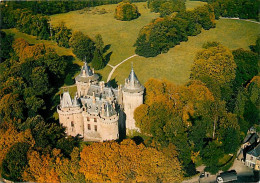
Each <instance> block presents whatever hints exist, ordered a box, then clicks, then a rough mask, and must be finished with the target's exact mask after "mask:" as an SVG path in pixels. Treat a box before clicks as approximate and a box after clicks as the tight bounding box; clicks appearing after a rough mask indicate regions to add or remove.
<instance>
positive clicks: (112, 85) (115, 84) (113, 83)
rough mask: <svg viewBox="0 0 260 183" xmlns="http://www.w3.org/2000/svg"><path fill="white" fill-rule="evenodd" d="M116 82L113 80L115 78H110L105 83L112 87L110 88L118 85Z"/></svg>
mask: <svg viewBox="0 0 260 183" xmlns="http://www.w3.org/2000/svg"><path fill="white" fill-rule="evenodd" d="M117 83H118V82H117V81H116V80H115V79H112V80H110V81H109V82H108V83H107V86H108V87H112V88H117V87H118V84H117Z"/></svg>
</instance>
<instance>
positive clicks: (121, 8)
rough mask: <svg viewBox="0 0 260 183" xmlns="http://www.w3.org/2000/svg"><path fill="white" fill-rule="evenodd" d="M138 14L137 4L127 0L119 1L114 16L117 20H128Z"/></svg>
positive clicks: (136, 16)
mask: <svg viewBox="0 0 260 183" xmlns="http://www.w3.org/2000/svg"><path fill="white" fill-rule="evenodd" d="M139 15H140V13H139V12H138V9H137V6H136V5H135V4H131V3H130V2H128V1H123V2H121V3H119V4H118V5H117V7H116V9H115V18H116V19H117V20H122V21H129V20H133V19H136V18H138V16H139Z"/></svg>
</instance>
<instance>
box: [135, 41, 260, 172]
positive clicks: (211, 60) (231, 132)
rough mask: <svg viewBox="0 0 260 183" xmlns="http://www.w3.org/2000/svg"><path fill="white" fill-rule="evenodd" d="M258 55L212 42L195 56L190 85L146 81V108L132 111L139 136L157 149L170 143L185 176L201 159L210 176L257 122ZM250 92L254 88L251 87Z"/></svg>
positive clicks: (259, 99)
mask: <svg viewBox="0 0 260 183" xmlns="http://www.w3.org/2000/svg"><path fill="white" fill-rule="evenodd" d="M258 59H259V58H258V55H257V53H254V52H252V51H248V50H243V49H237V50H234V51H231V50H229V49H228V48H226V47H224V46H222V45H221V44H219V43H216V42H212V43H207V44H205V45H204V49H203V50H202V51H200V52H198V53H197V56H196V58H195V60H194V64H193V67H192V72H191V81H190V82H188V83H187V84H186V85H184V86H178V85H175V84H173V83H170V82H168V81H161V80H157V79H150V80H149V81H148V82H146V84H145V87H146V97H145V104H143V105H141V106H140V107H139V108H138V109H136V110H135V119H136V122H137V126H138V127H140V129H141V132H142V133H144V134H150V135H151V136H153V140H155V142H157V143H158V144H160V145H161V146H168V145H169V144H171V143H172V144H174V145H175V146H176V149H177V151H178V152H179V159H180V161H181V162H182V165H183V167H184V169H185V171H186V174H187V175H191V174H194V173H195V169H194V162H195V160H196V159H197V158H198V157H200V158H201V159H202V161H203V163H204V164H205V165H206V166H207V168H206V171H210V172H212V173H216V172H218V170H219V169H223V170H225V169H226V168H227V167H222V166H221V165H220V164H218V162H219V159H220V158H222V157H223V156H224V154H236V151H237V150H238V147H239V145H240V142H241V140H242V139H243V138H244V136H245V134H246V132H247V130H248V129H249V128H250V127H251V126H253V125H257V124H258V121H259V107H260V106H259V102H260V93H259V92H260V88H259V86H260V83H259V81H260V78H259V76H258V73H259V70H258V69H259V67H258V64H259V60H258ZM253 88H254V89H253Z"/></svg>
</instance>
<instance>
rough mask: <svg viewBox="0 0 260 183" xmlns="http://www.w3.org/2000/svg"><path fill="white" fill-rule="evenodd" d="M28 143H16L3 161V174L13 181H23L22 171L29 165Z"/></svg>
mask: <svg viewBox="0 0 260 183" xmlns="http://www.w3.org/2000/svg"><path fill="white" fill-rule="evenodd" d="M29 148H30V145H29V144H28V143H25V142H24V143H21V142H18V143H16V144H14V145H13V146H12V147H11V149H10V150H9V152H8V153H7V154H6V157H5V159H4V161H3V163H2V176H3V177H4V178H6V179H7V180H11V181H22V173H23V171H24V169H25V167H26V165H27V151H28V149H29Z"/></svg>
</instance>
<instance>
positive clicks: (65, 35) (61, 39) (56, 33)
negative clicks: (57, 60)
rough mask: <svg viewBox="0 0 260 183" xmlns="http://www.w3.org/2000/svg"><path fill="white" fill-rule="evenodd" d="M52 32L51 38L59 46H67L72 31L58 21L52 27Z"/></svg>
mask: <svg viewBox="0 0 260 183" xmlns="http://www.w3.org/2000/svg"><path fill="white" fill-rule="evenodd" d="M52 33H53V35H52V39H54V40H55V41H56V42H57V43H58V45H59V46H63V47H65V48H68V47H69V40H70V38H71V35H72V33H71V29H68V28H67V27H66V26H65V23H64V22H60V23H59V25H58V26H57V27H54V28H53V32H52Z"/></svg>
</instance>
